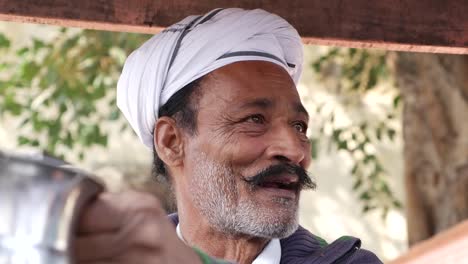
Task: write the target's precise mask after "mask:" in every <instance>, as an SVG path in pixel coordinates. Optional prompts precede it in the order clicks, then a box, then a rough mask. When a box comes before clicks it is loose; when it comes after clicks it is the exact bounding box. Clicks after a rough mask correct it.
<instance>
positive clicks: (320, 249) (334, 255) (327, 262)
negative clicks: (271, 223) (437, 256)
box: [169, 214, 382, 264]
mask: <svg viewBox="0 0 468 264" xmlns="http://www.w3.org/2000/svg"><path fill="white" fill-rule="evenodd" d="M169 218H170V219H171V221H172V222H173V223H174V225H177V224H178V223H179V217H178V216H177V214H171V215H169ZM280 244H281V262H280V264H382V261H380V260H379V258H377V256H376V255H375V254H374V253H372V252H370V251H368V250H365V249H361V248H360V247H361V240H359V239H358V238H355V237H351V236H343V237H340V238H339V239H337V240H335V241H334V242H333V243H331V244H328V243H327V242H325V240H323V239H322V238H320V237H318V236H315V235H313V234H312V233H310V232H309V231H307V230H306V229H305V228H303V227H301V226H300V227H299V228H298V229H297V230H296V232H294V233H293V234H292V235H290V236H289V237H286V238H283V239H280Z"/></svg>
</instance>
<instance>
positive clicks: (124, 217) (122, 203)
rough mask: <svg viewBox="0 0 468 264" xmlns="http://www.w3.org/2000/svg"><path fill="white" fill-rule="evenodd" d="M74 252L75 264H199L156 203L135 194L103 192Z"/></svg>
mask: <svg viewBox="0 0 468 264" xmlns="http://www.w3.org/2000/svg"><path fill="white" fill-rule="evenodd" d="M74 250H75V262H77V263H87V264H92V263H96V264H97V263H100V264H104V263H105V264H111V263H112V264H114V263H119V264H126V263H128V264H136V263H138V264H145V263H151V264H157V263H165V264H171V263H174V264H175V263H194V264H199V263H201V260H200V258H199V257H198V255H197V254H196V253H195V252H194V251H193V250H192V248H190V247H189V246H187V245H185V244H184V243H183V242H182V241H180V239H179V238H178V237H177V234H176V232H175V227H174V226H173V224H172V223H171V222H170V221H169V219H168V218H167V216H166V213H165V212H164V210H163V209H162V207H161V205H160V203H159V201H158V200H157V199H156V198H154V197H152V196H151V195H149V194H143V193H137V192H127V193H124V194H111V193H103V194H101V195H100V196H99V197H98V198H97V199H96V201H94V202H93V203H92V204H90V205H89V206H88V207H87V208H86V209H85V211H84V213H83V215H82V217H81V219H80V222H79V229H78V234H77V237H76V239H75V244H74Z"/></svg>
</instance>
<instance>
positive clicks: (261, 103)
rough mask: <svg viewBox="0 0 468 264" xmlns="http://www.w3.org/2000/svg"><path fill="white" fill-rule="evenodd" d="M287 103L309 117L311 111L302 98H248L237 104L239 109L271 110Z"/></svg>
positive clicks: (294, 109) (295, 110)
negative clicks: (291, 99)
mask: <svg viewBox="0 0 468 264" xmlns="http://www.w3.org/2000/svg"><path fill="white" fill-rule="evenodd" d="M281 103H287V104H289V107H290V108H291V109H292V110H293V111H294V112H297V113H301V114H304V115H306V116H307V117H309V113H308V112H307V110H306V109H305V107H304V105H303V104H302V103H301V101H300V100H293V101H290V102H288V99H286V98H284V97H279V98H271V97H270V98H253V99H247V100H244V101H242V102H239V104H238V105H237V106H236V108H238V109H239V110H242V109H250V108H258V109H262V110H269V109H273V108H275V107H276V106H277V105H278V104H281Z"/></svg>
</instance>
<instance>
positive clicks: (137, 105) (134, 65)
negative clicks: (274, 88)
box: [117, 8, 303, 148]
mask: <svg viewBox="0 0 468 264" xmlns="http://www.w3.org/2000/svg"><path fill="white" fill-rule="evenodd" d="M248 60H261V61H269V62H272V63H275V64H277V65H280V66H281V67H283V68H284V69H285V70H286V71H287V72H288V73H289V75H290V76H291V78H292V79H293V80H294V82H295V83H296V84H297V82H298V80H299V77H300V75H301V72H302V62H303V51H302V42H301V38H300V36H299V34H298V33H297V31H296V30H295V29H294V28H293V27H292V26H291V25H290V24H289V23H288V22H287V21H286V20H284V19H283V18H281V17H279V16H277V15H274V14H271V13H268V12H267V11H264V10H261V9H255V10H243V9H239V8H228V9H215V10H212V11H211V12H209V13H207V14H206V15H203V16H189V17H187V18H185V19H183V20H182V21H180V22H178V23H176V24H174V25H172V26H170V27H168V28H166V29H165V30H163V31H162V32H161V33H159V34H156V35H154V36H153V37H152V38H151V39H149V40H148V41H147V42H145V43H144V44H143V45H142V46H141V47H140V48H138V49H137V50H135V51H134V52H133V53H132V54H130V56H129V57H128V58H127V60H126V61H125V64H124V68H123V71H122V74H121V76H120V78H119V81H118V84H117V106H118V107H119V108H120V110H121V111H122V112H123V114H124V116H125V117H126V119H127V120H128V121H129V123H130V125H131V126H132V128H133V130H134V131H135V132H136V134H137V135H138V137H139V138H140V140H141V141H142V142H143V144H145V145H146V146H147V147H149V148H152V147H153V131H154V124H155V122H156V120H157V118H158V111H159V108H160V107H161V106H163V105H164V104H165V103H166V102H167V101H168V100H169V98H171V96H172V95H174V94H175V93H176V92H177V91H179V90H180V89H181V88H183V87H184V86H185V85H187V84H189V83H191V82H192V81H194V80H196V79H198V78H200V77H202V76H204V75H206V74H208V73H209V72H211V71H213V70H216V69H218V68H220V67H222V66H225V65H227V64H230V63H234V62H238V61H248Z"/></svg>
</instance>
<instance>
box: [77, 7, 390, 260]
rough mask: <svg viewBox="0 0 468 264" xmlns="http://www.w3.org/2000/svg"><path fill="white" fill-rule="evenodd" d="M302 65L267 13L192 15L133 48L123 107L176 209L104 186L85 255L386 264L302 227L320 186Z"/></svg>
mask: <svg viewBox="0 0 468 264" xmlns="http://www.w3.org/2000/svg"><path fill="white" fill-rule="evenodd" d="M302 63H303V56H302V44H301V39H300V37H299V35H298V33H297V31H296V30H295V29H294V28H293V27H292V26H291V25H289V24H288V23H287V22H286V21H285V20H283V19H282V18H280V17H278V16H276V15H273V14H270V13H268V12H265V11H263V10H241V9H216V10H213V11H211V12H209V13H208V14H206V15H204V16H191V17H188V18H186V19H184V20H182V21H181V22H179V23H177V24H175V25H173V26H171V27H169V28H167V29H166V30H164V31H163V32H162V33H160V34H158V35H156V36H154V37H153V38H152V39H150V40H149V41H148V42H146V43H145V44H143V46H142V47H140V48H139V49H138V50H136V51H135V52H134V53H132V54H131V55H130V57H129V58H128V59H127V61H126V63H125V66H124V69H123V72H122V75H121V77H120V80H119V84H118V91H117V93H118V94H117V104H118V106H119V107H120V109H121V110H122V112H123V113H124V115H125V116H126V118H127V119H128V121H129V122H130V124H131V126H132V127H133V129H134V130H135V132H136V133H137V135H138V136H139V137H140V139H141V140H142V142H143V143H144V144H145V145H146V146H148V147H149V148H151V149H153V150H154V153H155V169H156V172H157V173H158V175H161V176H162V177H163V178H164V179H165V180H167V181H168V182H169V183H170V184H171V186H172V188H173V190H174V194H175V198H176V202H177V208H178V214H177V215H171V216H170V217H169V219H168V218H167V217H166V216H165V215H164V212H163V211H162V209H161V207H160V206H159V205H158V202H157V201H154V200H153V199H152V198H150V197H149V196H147V195H143V194H137V193H127V194H120V195H116V194H103V195H101V196H100V197H99V198H98V199H97V201H96V202H94V203H93V204H91V205H90V207H89V208H88V210H87V212H86V213H85V214H84V215H83V218H82V219H81V223H80V230H79V236H78V239H77V242H76V254H77V259H78V261H80V262H83V263H211V262H212V261H218V260H226V261H229V262H236V263H255V264H260V263H262V264H273V263H275V264H277V263H381V262H380V261H379V260H378V258H377V257H376V256H375V255H374V254H372V253H370V252H368V251H365V250H361V249H359V245H360V242H359V240H358V239H356V238H351V237H344V238H342V239H339V240H338V241H335V242H334V243H332V244H330V245H328V244H326V242H324V241H323V240H321V239H320V238H318V237H316V236H314V235H312V234H311V233H309V232H308V231H307V230H305V229H303V228H301V227H299V226H298V220H297V218H298V217H297V213H298V201H299V195H300V191H301V190H302V189H313V188H314V187H315V183H314V182H313V181H312V180H311V179H310V178H309V176H308V175H307V173H306V171H305V169H306V168H307V167H308V166H309V164H310V161H311V158H310V143H309V141H308V138H307V136H306V131H307V124H308V118H309V116H308V113H307V111H306V110H305V108H304V106H303V105H302V104H301V101H300V98H299V95H298V93H297V90H296V83H297V82H298V80H299V77H300V74H301V71H302ZM214 259H218V260H214Z"/></svg>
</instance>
